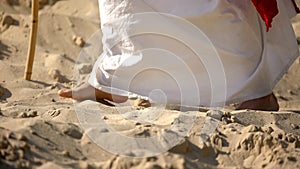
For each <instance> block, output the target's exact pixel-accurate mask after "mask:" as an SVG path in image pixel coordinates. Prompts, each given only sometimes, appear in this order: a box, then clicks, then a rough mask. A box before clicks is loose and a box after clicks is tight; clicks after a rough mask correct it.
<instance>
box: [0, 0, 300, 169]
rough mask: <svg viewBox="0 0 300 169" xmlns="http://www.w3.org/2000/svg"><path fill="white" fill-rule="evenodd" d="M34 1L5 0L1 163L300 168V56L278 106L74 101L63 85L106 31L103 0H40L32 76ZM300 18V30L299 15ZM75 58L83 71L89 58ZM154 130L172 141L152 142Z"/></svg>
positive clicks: (0, 10) (43, 167)
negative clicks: (27, 76)
mask: <svg viewBox="0 0 300 169" xmlns="http://www.w3.org/2000/svg"><path fill="white" fill-rule="evenodd" d="M29 2H30V1H29V0H26V1H24V0H2V1H1V3H0V68H1V69H0V168H1V169H6V168H39V169H52V168H83V169H92V168H95V169H96V168H105V169H106V168H112V169H129V168H133V169H140V168H141V169H165V168H169V169H171V168H173V169H177V168H178V169H184V168H191V169H197V168H300V120H299V119H300V76H299V75H300V58H298V59H297V61H296V62H295V63H294V64H293V65H292V66H291V68H290V69H289V71H288V72H287V74H285V75H284V77H283V78H282V80H281V81H280V82H279V83H278V85H277V86H276V88H275V90H274V93H275V95H276V96H277V97H278V98H279V104H280V106H281V108H280V111H279V112H264V111H252V110H241V111H235V110H234V109H233V108H232V107H231V106H228V107H226V108H224V109H221V110H213V109H209V108H205V107H202V108H194V107H180V106H179V105H168V106H167V107H166V108H164V107H159V105H158V106H157V107H158V110H156V109H154V108H153V107H155V105H151V107H148V106H149V105H147V103H146V104H145V103H142V104H139V103H136V102H134V101H133V102H134V106H130V105H129V104H128V105H119V107H118V108H117V109H116V107H112V106H109V105H107V104H102V103H96V102H93V101H84V102H82V103H76V104H74V102H73V101H72V100H70V99H63V98H59V97H58V96H57V94H56V93H57V91H58V90H59V89H61V88H69V87H71V86H72V84H74V79H73V75H74V73H73V72H74V66H75V63H76V62H77V60H78V56H79V53H80V51H81V50H82V49H84V48H88V44H89V39H90V37H91V36H92V35H93V34H94V33H95V32H98V31H99V24H100V21H99V11H98V7H97V0H84V1H83V0H63V1H62V0H40V2H41V9H40V18H39V32H38V42H37V52H36V58H35V62H34V69H33V75H32V81H24V80H23V73H24V69H25V61H26V54H27V47H28V40H29V32H30V20H31V18H30V5H29V4H30V3H29ZM293 26H294V28H295V32H296V34H297V36H298V37H299V39H300V16H298V17H295V18H294V19H293ZM100 36H101V35H100ZM99 48H101V45H100V44H99ZM77 66H78V67H76V68H78V69H76V70H79V73H80V77H79V78H80V80H82V81H84V80H85V79H86V77H87V76H88V73H89V72H90V71H91V69H92V67H91V66H92V65H91V63H90V60H88V61H85V62H83V61H82V62H81V63H80V64H79V65H77ZM141 105H142V106H141ZM143 105H147V106H146V108H144V107H145V106H144V107H143ZM99 110H100V111H99ZM99 122H102V123H99ZM103 122H104V123H103ZM183 124H191V125H187V126H182V125H183ZM116 133H117V134H118V135H116ZM166 133H167V134H166ZM163 134H165V135H163ZM155 136H160V137H157V140H158V141H159V142H160V143H165V144H167V145H168V146H166V147H164V146H162V147H159V146H158V147H155V145H154V146H153V145H150V144H148V142H147V141H149V138H150V137H151V138H155ZM99 137H100V138H101V139H99V140H97V139H96V140H95V138H99ZM128 138H148V139H146V140H142V139H141V140H142V142H141V141H140V140H138V139H136V140H135V141H130V139H128ZM178 138H180V139H179V140H178ZM93 140H94V141H93ZM170 140H171V141H170ZM143 141H144V142H143ZM168 141H170V142H168ZM172 141H174V142H172ZM96 143H98V144H100V145H101V146H99V145H97V144H96ZM143 143H144V144H143ZM172 144H174V145H172ZM147 146H150V147H151V146H153V148H152V149H151V150H153V151H143V150H144V149H145V147H147ZM130 147H134V148H130ZM154 150H155V151H154ZM114 152H115V153H114ZM153 153H154V154H155V153H156V155H153ZM134 157H140V158H134Z"/></svg>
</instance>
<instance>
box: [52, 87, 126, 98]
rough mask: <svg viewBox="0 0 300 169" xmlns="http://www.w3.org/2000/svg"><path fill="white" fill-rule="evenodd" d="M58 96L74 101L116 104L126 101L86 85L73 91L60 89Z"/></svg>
mask: <svg viewBox="0 0 300 169" xmlns="http://www.w3.org/2000/svg"><path fill="white" fill-rule="evenodd" d="M58 95H59V96H61V97H64V98H72V99H74V100H78V101H81V100H98V99H100V100H101V99H106V100H109V101H112V102H116V103H122V102H125V101H126V100H127V97H125V96H118V95H112V94H109V93H106V92H103V91H101V90H98V89H95V88H94V87H93V86H91V85H90V84H88V83H85V84H84V85H82V86H80V87H78V88H75V89H62V90H60V91H58Z"/></svg>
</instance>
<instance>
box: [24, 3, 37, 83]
mask: <svg viewBox="0 0 300 169" xmlns="http://www.w3.org/2000/svg"><path fill="white" fill-rule="evenodd" d="M31 2H32V5H31V8H32V27H31V31H30V41H29V48H28V55H27V61H26V69H25V74H24V79H25V80H31V74H32V67H33V61H34V54H35V46H36V38H37V29H38V17H39V0H32V1H31Z"/></svg>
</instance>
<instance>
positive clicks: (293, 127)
mask: <svg viewBox="0 0 300 169" xmlns="http://www.w3.org/2000/svg"><path fill="white" fill-rule="evenodd" d="M291 127H292V129H293V130H296V129H299V126H298V125H296V124H293V123H292V124H291Z"/></svg>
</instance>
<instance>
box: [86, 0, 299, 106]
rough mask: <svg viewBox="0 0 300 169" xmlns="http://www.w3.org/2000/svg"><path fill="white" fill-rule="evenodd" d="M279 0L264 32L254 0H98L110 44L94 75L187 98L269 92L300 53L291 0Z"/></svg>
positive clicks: (124, 89) (160, 96) (101, 84)
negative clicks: (271, 20)
mask: <svg viewBox="0 0 300 169" xmlns="http://www.w3.org/2000/svg"><path fill="white" fill-rule="evenodd" d="M278 6H279V12H280V13H279V15H278V16H276V18H275V19H274V22H273V27H272V28H271V30H270V31H269V32H266V28H265V25H264V23H263V21H262V19H261V18H260V16H259V15H258V13H257V11H256V10H255V7H254V6H253V4H252V3H251V1H250V0H164V1H161V0H110V1H108V0H99V9H100V18H101V29H102V32H103V39H102V43H103V51H104V52H103V53H102V55H101V56H99V59H98V61H97V62H96V63H95V65H94V69H93V72H92V74H91V76H90V79H89V83H90V84H91V85H92V86H94V87H95V88H98V89H100V90H103V91H106V92H109V93H112V94H118V95H123V96H127V95H129V94H131V93H135V94H138V95H142V96H146V97H150V99H152V100H154V101H157V102H168V103H179V104H185V105H205V106H220V105H224V104H228V103H233V102H242V101H246V100H250V99H254V98H259V97H262V96H265V95H268V94H270V93H271V92H272V89H273V88H274V86H275V85H276V83H277V82H278V81H279V80H280V78H281V77H282V75H283V74H284V73H285V72H286V71H287V69H288V68H289V67H290V65H291V64H292V63H293V61H294V60H295V59H296V58H297V56H298V46H297V43H296V39H295V34H294V31H293V28H292V26H291V24H290V18H291V17H292V16H294V15H295V13H294V12H291V11H293V10H294V8H293V5H292V3H291V2H290V1H286V0H278ZM175 16H176V17H175Z"/></svg>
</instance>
